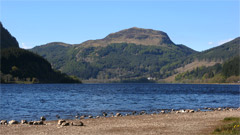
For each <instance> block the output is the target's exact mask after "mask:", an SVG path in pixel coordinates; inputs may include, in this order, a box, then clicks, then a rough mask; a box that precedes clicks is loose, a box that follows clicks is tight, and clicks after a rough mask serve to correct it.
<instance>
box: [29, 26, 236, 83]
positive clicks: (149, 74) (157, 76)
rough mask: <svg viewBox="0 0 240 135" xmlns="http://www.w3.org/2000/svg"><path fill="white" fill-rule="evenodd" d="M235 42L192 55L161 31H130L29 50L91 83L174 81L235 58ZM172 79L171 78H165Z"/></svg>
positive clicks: (50, 44)
mask: <svg viewBox="0 0 240 135" xmlns="http://www.w3.org/2000/svg"><path fill="white" fill-rule="evenodd" d="M239 39H240V38H236V39H234V40H233V41H230V42H228V43H225V44H223V45H220V46H218V47H215V48H212V49H209V50H206V51H203V52H196V51H194V50H192V49H191V48H188V47H186V46H185V45H177V44H174V42H172V41H171V39H170V38H169V37H168V35H167V34H166V33H165V32H162V31H156V30H152V29H142V28H136V27H133V28H130V29H125V30H122V31H119V32H115V33H112V34H109V35H108V36H106V37H105V38H103V39H98V40H89V41H86V42H83V43H81V44H75V45H71V44H66V43H60V42H53V43H48V44H46V45H42V46H37V47H34V48H33V49H31V51H32V52H35V53H37V54H39V55H41V56H43V57H44V58H46V59H47V60H48V61H49V62H50V63H51V64H52V66H53V67H54V68H55V69H58V70H60V71H62V72H64V73H66V74H69V75H76V76H78V77H79V78H81V79H83V80H85V81H88V82H89V81H90V82H91V81H94V82H137V81H140V82H142V81H143V80H146V81H147V78H150V80H151V81H167V82H172V81H174V78H175V76H176V75H177V74H178V73H183V72H186V71H191V70H193V69H195V68H197V67H200V66H202V65H204V66H206V67H208V66H213V65H215V64H217V63H219V64H221V63H223V62H224V61H227V60H229V59H231V58H233V57H234V56H237V55H239ZM168 78H172V79H168Z"/></svg>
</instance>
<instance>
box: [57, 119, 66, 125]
mask: <svg viewBox="0 0 240 135" xmlns="http://www.w3.org/2000/svg"><path fill="white" fill-rule="evenodd" d="M63 122H66V121H65V120H58V125H62V123H63Z"/></svg>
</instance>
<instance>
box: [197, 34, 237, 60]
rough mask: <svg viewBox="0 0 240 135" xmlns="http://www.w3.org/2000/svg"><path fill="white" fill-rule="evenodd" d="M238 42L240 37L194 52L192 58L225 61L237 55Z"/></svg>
mask: <svg viewBox="0 0 240 135" xmlns="http://www.w3.org/2000/svg"><path fill="white" fill-rule="evenodd" d="M239 43H240V37H238V38H236V39H234V40H232V41H230V42H227V43H225V44H223V45H220V46H217V47H214V48H212V49H208V50H206V51H203V52H201V53H199V54H196V55H195V56H194V58H196V59H199V60H208V61H225V60H228V59H230V58H233V57H235V56H237V55H239V48H240V44H239Z"/></svg>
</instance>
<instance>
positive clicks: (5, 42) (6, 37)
mask: <svg viewBox="0 0 240 135" xmlns="http://www.w3.org/2000/svg"><path fill="white" fill-rule="evenodd" d="M0 30H1V34H0V35H1V42H0V46H1V49H4V48H12V47H14V48H19V45H18V42H17V40H16V38H15V37H13V36H12V35H11V34H10V33H9V32H8V30H6V29H5V28H4V27H3V25H2V23H1V22H0Z"/></svg>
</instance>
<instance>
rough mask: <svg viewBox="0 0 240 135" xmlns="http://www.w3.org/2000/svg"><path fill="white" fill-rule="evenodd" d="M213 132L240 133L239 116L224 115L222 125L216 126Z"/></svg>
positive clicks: (218, 133)
mask: <svg viewBox="0 0 240 135" xmlns="http://www.w3.org/2000/svg"><path fill="white" fill-rule="evenodd" d="M213 134H217V135H239V134H240V117H226V118H224V120H223V125H221V126H220V127H218V128H216V129H215V130H214V132H213Z"/></svg>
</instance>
